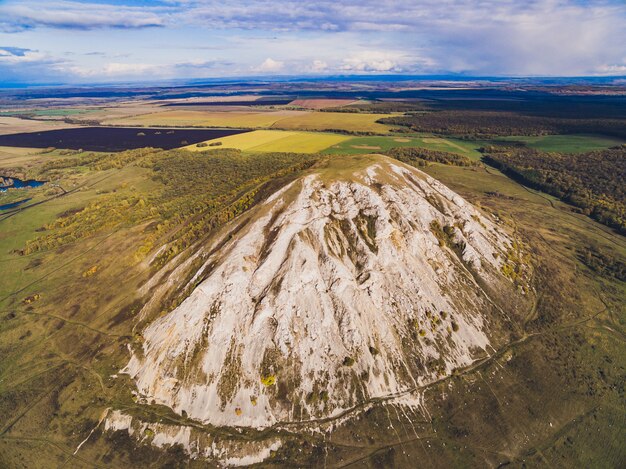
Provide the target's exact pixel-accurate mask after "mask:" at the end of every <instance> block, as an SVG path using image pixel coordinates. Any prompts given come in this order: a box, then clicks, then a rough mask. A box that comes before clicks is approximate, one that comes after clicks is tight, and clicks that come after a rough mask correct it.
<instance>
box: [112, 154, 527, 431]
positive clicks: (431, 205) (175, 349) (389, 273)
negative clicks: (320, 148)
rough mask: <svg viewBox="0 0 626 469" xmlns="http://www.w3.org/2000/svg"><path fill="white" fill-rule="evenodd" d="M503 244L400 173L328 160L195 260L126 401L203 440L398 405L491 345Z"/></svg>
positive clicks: (141, 356) (427, 184)
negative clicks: (160, 413)
mask: <svg viewBox="0 0 626 469" xmlns="http://www.w3.org/2000/svg"><path fill="white" fill-rule="evenodd" d="M512 245H513V243H512V241H511V239H510V238H509V236H508V235H507V234H506V233H505V231H503V229H501V228H500V227H498V226H497V225H496V224H495V222H494V220H492V219H490V217H488V216H486V215H485V214H483V213H481V212H479V211H478V210H477V209H475V208H474V207H473V206H472V205H471V204H469V203H468V202H466V201H465V200H464V199H463V198H461V197H460V196H459V195H457V194H455V193H454V192H452V191H451V190H449V189H448V188H446V187H445V186H443V185H442V184H440V183H439V182H437V181H435V180H434V179H432V178H431V177H429V176H427V175H426V174H424V173H423V172H421V171H419V170H417V169H415V168H412V167H408V166H405V165H403V164H401V163H398V162H396V161H393V160H391V159H388V158H386V157H381V156H367V157H350V158H344V159H341V160H337V161H333V162H331V163H329V164H328V165H327V166H326V167H323V168H321V169H316V170H313V171H311V172H310V174H308V175H306V176H304V177H302V178H300V179H298V180H296V181H294V182H292V183H290V184H289V185H287V186H285V187H283V188H282V189H281V190H279V191H278V192H276V193H275V194H273V195H272V196H271V197H269V198H268V199H266V200H265V201H264V202H263V203H262V204H260V205H258V206H257V207H255V208H254V209H253V210H251V211H250V212H248V213H247V214H246V215H244V216H243V217H241V218H240V219H237V220H235V221H234V222H233V223H232V224H230V225H229V226H228V227H227V229H226V230H224V231H223V232H222V233H221V234H220V236H218V237H217V238H216V239H215V240H214V242H213V244H212V245H208V246H205V247H202V248H200V249H199V250H198V252H197V253H196V254H195V255H196V258H200V259H204V265H203V266H202V268H201V269H199V271H198V272H197V274H196V275H195V276H194V278H193V279H192V280H191V282H190V285H194V284H197V287H196V288H195V289H194V290H193V291H192V293H191V294H190V295H189V296H188V297H187V298H186V299H185V300H184V301H183V302H182V303H181V304H180V305H179V306H178V307H177V308H176V309H174V310H173V311H171V312H169V313H167V314H165V315H162V316H161V317H159V318H158V319H156V320H154V321H152V322H151V323H150V324H149V326H147V327H146V328H145V330H143V331H141V335H142V337H143V348H142V349H138V350H135V351H134V352H133V353H132V357H131V359H130V362H129V363H128V366H127V367H126V368H125V370H123V371H124V373H127V374H129V375H130V376H131V377H132V378H133V379H134V380H135V382H136V385H137V389H138V395H139V398H140V399H142V400H145V402H153V403H157V404H163V405H166V406H168V407H170V408H171V409H173V410H174V411H175V412H176V413H178V414H180V415H183V416H185V417H189V418H190V419H193V420H194V421H198V422H201V423H203V424H210V425H213V426H229V427H232V426H238V427H253V428H258V429H261V428H265V427H269V426H273V425H277V424H285V423H288V422H308V421H315V420H317V419H327V418H333V417H337V416H339V415H343V414H345V413H346V412H348V411H350V410H351V409H354V408H355V407H357V406H359V405H362V404H364V403H367V402H374V401H379V400H384V399H389V398H396V397H398V396H402V395H405V394H409V393H411V392H412V391H414V390H416V389H419V387H420V386H423V385H425V384H428V383H431V382H433V381H435V380H438V379H440V378H442V377H443V376H447V375H450V374H451V373H453V372H454V371H455V370H456V369H460V368H463V367H467V366H469V365H471V364H472V363H473V362H474V361H475V360H477V359H480V358H483V357H485V356H487V355H489V353H490V351H491V350H493V349H494V348H496V347H497V343H498V341H500V340H502V339H503V338H504V336H505V335H506V333H505V332H503V331H505V330H506V324H507V310H509V311H510V310H511V308H512V306H511V304H513V303H514V298H515V297H516V296H517V293H516V290H515V289H514V288H513V286H512V283H511V281H510V280H509V279H508V278H506V277H505V276H504V275H503V274H502V273H501V272H502V271H503V270H504V269H502V267H503V263H504V262H505V261H506V258H507V255H509V253H510V251H511V249H512ZM172 275H173V274H172ZM171 281H172V280H171V279H170V282H171ZM185 287H187V286H185V285H180V287H179V288H180V289H181V290H183V289H184V288H185ZM504 298H508V300H507V301H505V300H504ZM118 417H119V416H118Z"/></svg>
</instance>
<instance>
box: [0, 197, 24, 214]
mask: <svg viewBox="0 0 626 469" xmlns="http://www.w3.org/2000/svg"><path fill="white" fill-rule="evenodd" d="M29 200H31V199H22V200H18V201H17V202H13V203H10V204H4V205H0V212H1V211H3V210H9V209H12V208H15V207H19V206H20V205H22V204H25V203H26V202H28V201H29Z"/></svg>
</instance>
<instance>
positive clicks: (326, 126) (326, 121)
mask: <svg viewBox="0 0 626 469" xmlns="http://www.w3.org/2000/svg"><path fill="white" fill-rule="evenodd" d="M392 116H393V115H392V114H366V113H344V112H308V113H300V114H298V115H295V116H291V117H289V118H286V119H281V120H279V121H277V122H276V123H275V124H274V125H272V127H273V128H277V129H287V130H343V131H348V132H376V133H388V132H389V130H390V129H391V128H392V127H391V126H389V125H385V124H379V123H378V122H376V121H378V120H379V119H382V118H384V117H392Z"/></svg>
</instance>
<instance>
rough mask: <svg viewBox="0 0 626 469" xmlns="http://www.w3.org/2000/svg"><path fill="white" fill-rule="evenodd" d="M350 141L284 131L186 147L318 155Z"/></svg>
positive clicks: (233, 137)
mask: <svg viewBox="0 0 626 469" xmlns="http://www.w3.org/2000/svg"><path fill="white" fill-rule="evenodd" d="M348 139H350V137H348V136H345V135H338V134H332V133H322V132H298V131H282V130H255V131H252V132H246V133H243V134H238V135H230V136H228V137H223V138H217V139H213V140H208V141H207V142H205V143H207V144H208V145H211V144H217V143H221V145H214V146H203V147H199V146H198V145H189V146H187V147H184V148H185V149H187V150H191V151H206V150H214V149H215V148H236V149H238V150H242V151H255V152H293V153H317V152H320V151H322V150H324V149H326V148H328V147H330V146H331V145H337V144H340V143H341V142H343V141H345V140H348Z"/></svg>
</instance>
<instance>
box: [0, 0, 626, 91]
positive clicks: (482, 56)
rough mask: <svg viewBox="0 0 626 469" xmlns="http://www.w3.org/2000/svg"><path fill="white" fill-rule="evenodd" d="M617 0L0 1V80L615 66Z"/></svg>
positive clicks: (576, 72)
mask: <svg viewBox="0 0 626 469" xmlns="http://www.w3.org/2000/svg"><path fill="white" fill-rule="evenodd" d="M625 25H626V0H317V1H307V0H301V1H298V0H245V1H244V0H242V1H231V0H221V1H219V0H154V1H148V0H0V83H68V84H72V83H77V84H78V83H103V82H128V81H158V80H171V79H184V78H219V77H244V76H286V75H319V76H325V75H338V74H387V75H388V74H411V75H420V74H424V75H428V74H449V73H450V74H465V75H472V76H592V75H599V76H610V75H616V76H624V75H626V26H625Z"/></svg>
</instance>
